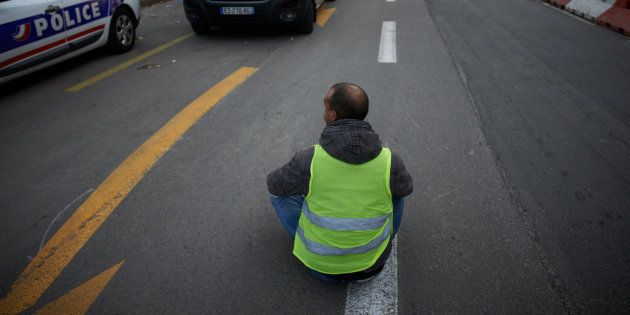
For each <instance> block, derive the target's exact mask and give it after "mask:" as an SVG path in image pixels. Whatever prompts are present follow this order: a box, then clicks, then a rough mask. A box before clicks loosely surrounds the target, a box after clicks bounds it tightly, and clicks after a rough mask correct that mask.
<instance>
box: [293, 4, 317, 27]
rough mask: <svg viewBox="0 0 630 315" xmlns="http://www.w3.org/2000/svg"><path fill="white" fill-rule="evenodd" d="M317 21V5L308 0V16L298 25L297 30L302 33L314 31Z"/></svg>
mask: <svg viewBox="0 0 630 315" xmlns="http://www.w3.org/2000/svg"><path fill="white" fill-rule="evenodd" d="M314 21H315V6H314V5H313V1H311V0H308V1H307V4H306V16H304V19H303V20H302V22H300V24H299V25H298V27H297V31H298V33H300V34H310V33H313V23H314Z"/></svg>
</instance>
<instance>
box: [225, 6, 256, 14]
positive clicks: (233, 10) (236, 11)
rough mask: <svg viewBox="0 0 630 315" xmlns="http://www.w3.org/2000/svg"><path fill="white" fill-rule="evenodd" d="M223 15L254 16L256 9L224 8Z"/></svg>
mask: <svg viewBox="0 0 630 315" xmlns="http://www.w3.org/2000/svg"><path fill="white" fill-rule="evenodd" d="M221 14H223V15H252V14H254V7H222V8H221Z"/></svg>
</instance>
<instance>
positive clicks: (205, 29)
mask: <svg viewBox="0 0 630 315" xmlns="http://www.w3.org/2000/svg"><path fill="white" fill-rule="evenodd" d="M190 27H192V30H193V32H195V34H197V35H207V34H209V33H210V31H211V30H212V27H211V26H210V25H205V24H193V23H190Z"/></svg>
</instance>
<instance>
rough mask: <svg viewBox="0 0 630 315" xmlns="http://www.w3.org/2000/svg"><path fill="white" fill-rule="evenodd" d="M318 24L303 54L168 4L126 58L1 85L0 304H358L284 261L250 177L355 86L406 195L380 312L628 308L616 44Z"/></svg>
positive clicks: (434, 19) (543, 18)
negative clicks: (407, 182) (203, 32)
mask: <svg viewBox="0 0 630 315" xmlns="http://www.w3.org/2000/svg"><path fill="white" fill-rule="evenodd" d="M333 8H334V9H335V10H334V11H333V10H332V9H333ZM324 10H328V11H326V13H321V12H320V13H321V14H324V15H326V17H329V19H328V20H327V21H326V23H322V24H323V26H316V29H315V31H314V32H313V34H311V35H295V34H291V33H289V32H287V31H284V30H278V29H264V28H263V29H257V30H254V31H252V30H237V29H222V30H216V31H214V32H213V34H211V35H209V36H196V35H193V36H190V35H189V34H190V32H191V30H190V27H189V25H188V23H187V21H186V20H185V17H184V15H183V10H182V8H181V4H180V3H178V2H176V1H171V2H166V3H163V4H159V5H156V6H154V7H150V8H144V9H143V15H142V21H141V25H140V28H139V29H138V35H139V38H138V42H137V46H136V48H135V49H134V50H133V51H132V52H130V53H128V54H123V55H116V56H112V55H108V54H107V53H105V52H101V51H95V52H91V53H88V54H85V55H83V56H80V57H78V58H75V59H72V60H70V61H67V62H64V63H62V64H59V65H57V66H54V67H51V68H48V69H45V70H43V71H40V72H37V73H34V74H32V75H28V76H26V77H23V78H21V79H18V80H15V81H13V82H10V83H8V84H5V85H3V86H0V89H2V93H1V95H0V211H1V212H0V218H1V219H0V253H2V255H0V296H2V297H4V298H5V300H4V303H5V305H4V306H6V305H7V304H6V303H8V302H7V301H18V302H24V303H25V304H24V305H31V304H32V306H30V307H29V308H27V309H26V312H27V313H31V312H34V311H36V310H39V309H42V308H47V307H48V310H52V311H54V310H59V308H55V307H60V306H66V307H79V309H80V307H84V308H86V307H89V311H90V312H91V313H218V312H225V313H252V312H256V313H305V314H309V313H344V312H347V311H348V310H347V308H348V305H349V302H348V301H349V299H354V298H355V297H351V295H352V294H353V293H352V292H354V291H353V290H349V289H348V287H347V286H346V285H329V284H325V283H321V282H319V281H317V280H316V279H314V278H312V277H311V276H310V275H309V274H308V272H306V270H305V269H304V268H302V266H301V265H300V263H299V262H298V261H297V259H295V258H294V257H293V256H292V255H291V248H292V242H291V240H290V239H289V237H288V236H287V235H286V232H285V231H284V230H283V229H282V227H281V226H280V224H279V221H278V219H277V218H276V217H275V214H274V212H273V209H272V208H271V206H270V205H269V203H268V193H267V190H266V182H265V179H266V175H267V174H268V173H269V172H270V171H272V170H273V169H275V168H276V167H279V166H280V165H281V164H282V163H284V162H287V161H288V160H289V159H290V157H291V155H292V153H293V152H294V151H296V150H298V149H300V148H303V147H306V146H309V145H311V144H313V143H316V142H317V140H318V136H319V132H320V131H321V129H322V128H323V127H324V122H323V119H322V115H323V104H322V98H323V96H324V94H325V93H326V91H327V88H328V87H329V86H330V85H331V84H333V83H335V82H338V81H351V82H355V83H357V84H359V85H361V86H363V87H364V88H365V90H366V91H367V92H368V94H369V96H370V102H371V110H370V114H369V115H368V121H369V122H370V123H371V124H372V125H373V127H374V128H375V130H376V131H377V132H379V134H380V135H381V138H382V139H383V140H384V142H385V144H386V145H387V146H389V147H391V148H392V149H393V150H394V151H396V152H398V153H399V154H400V155H401V157H402V158H403V159H404V161H405V163H406V165H407V168H408V170H409V171H410V172H411V174H412V175H413V176H414V184H415V191H414V193H413V194H412V195H411V196H410V197H409V198H408V199H407V203H406V209H405V216H404V219H403V224H402V227H401V231H400V233H399V236H398V241H397V243H398V245H397V252H396V255H397V257H396V258H397V259H396V261H397V263H396V264H390V265H389V266H388V268H395V269H393V270H394V272H390V273H389V275H390V276H389V277H391V279H389V281H390V282H386V283H387V285H388V286H391V285H394V286H395V287H396V288H397V290H395V291H397V294H394V296H393V297H391V296H389V297H388V299H389V300H388V301H385V303H386V304H387V303H389V304H388V305H390V306H392V305H393V309H390V312H395V311H396V310H397V311H398V312H399V313H401V314H408V313H428V312H437V313H443V312H456V313H480V312H489V313H514V312H518V313H579V312H593V313H599V312H614V313H619V312H628V311H630V212H629V210H630V125H629V123H630V89H629V88H628V87H629V86H630V58H628V56H629V55H630V41H629V40H628V39H627V38H625V37H623V36H622V35H620V34H617V33H614V32H611V31H609V30H607V29H604V28H601V27H598V26H594V25H591V24H588V23H586V22H584V21H581V20H578V19H576V18H573V17H571V16H568V15H567V14H565V13H563V12H560V11H558V10H556V9H554V8H551V7H548V6H546V5H543V3H542V2H540V1H534V0H515V1H509V3H508V2H506V1H501V0H483V1H473V0H457V1H439V0H425V1H416V0H396V1H395V2H389V1H385V0H360V1H359V0H339V1H336V2H332V3H329V4H328V5H327V7H325V8H321V9H320V11H324ZM383 22H395V28H394V32H395V40H394V41H393V42H389V43H390V44H391V43H395V51H393V48H394V47H393V46H388V45H387V43H388V42H387V41H385V42H386V43H385V44H381V36H382V33H384V32H383ZM388 25H392V24H391V23H390V24H388ZM390 31H391V29H390ZM385 33H386V32H385ZM388 34H389V35H392V33H391V32H389V33H388ZM389 38H391V36H390V37H389ZM175 39H177V40H176V42H172V41H173V40H175ZM165 43H170V44H171V45H170V46H169V47H162V48H164V49H163V50H161V51H159V52H157V53H150V54H148V55H147V54H145V53H147V52H151V50H152V49H154V48H156V47H161V45H164V44H165ZM379 50H385V53H389V54H390V56H391V55H392V54H393V56H395V57H396V58H395V62H392V61H393V60H391V59H390V60H389V61H390V62H388V63H381V62H379ZM381 53H383V52H382V51H381ZM134 57H138V59H139V61H137V62H136V63H133V64H131V65H130V66H128V67H124V68H118V70H119V71H117V72H115V73H113V74H111V75H109V76H105V77H103V78H102V79H101V80H96V81H93V82H92V81H91V83H90V84H86V85H84V86H82V87H81V89H79V90H78V91H76V92H68V91H66V90H67V89H68V88H70V87H72V86H75V85H76V84H78V83H81V82H83V81H85V80H88V79H90V78H93V77H94V76H97V75H99V74H100V73H103V72H106V71H108V70H109V69H112V68H114V67H117V66H118V65H121V64H123V63H125V62H127V61H128V60H130V59H132V58H134ZM243 67H247V68H243ZM239 69H240V70H239ZM239 71H240V72H239ZM243 71H244V72H243ZM243 73H246V75H244V74H243ZM228 76H230V77H229V78H231V79H230V80H227V81H229V82H226V80H224V79H225V78H226V77H228ZM232 79H233V80H232ZM234 82H236V83H237V84H234ZM207 91H209V92H207ZM219 94H221V95H223V94H225V97H217V96H216V95H219ZM195 100H198V101H195ZM215 103H216V105H215V106H212V105H214V104H215ZM200 104H201V105H203V106H207V107H206V108H205V109H199V108H198V107H199V106H197V105H200ZM204 104H205V105H204ZM207 104H210V105H207ZM201 105H200V106H201ZM183 110H184V111H186V110H190V112H186V113H190V114H191V115H179V116H176V115H178V113H180V112H181V111H183ZM206 111H207V112H206ZM193 114H194V115H193ZM195 115H196V116H195ZM174 117H175V118H174ZM171 119H174V120H171ZM169 121H170V122H169ZM184 125H185V126H188V127H190V129H188V128H187V127H186V128H184V127H182V126H184ZM163 126H164V128H163ZM178 128H179V129H178ZM152 137H153V138H152ZM156 137H157V138H156ZM156 139H157V140H156ZM160 141H161V142H160ZM169 141H170V142H169ZM165 143H166V144H165ZM156 148H157V149H156ZM134 163H135V164H134ZM112 174H114V175H112ZM108 189H109V190H108ZM118 202H119V203H118ZM90 205H100V206H99V207H96V208H97V209H89V208H90ZM103 209H105V210H103ZM107 209H110V210H111V211H110V212H111V215H110V214H109V213H108V214H107V215H104V213H105V212H107ZM82 211H88V212H86V213H87V215H86V214H85V213H83V212H82ZM89 211H96V212H93V213H90V212H89ZM75 223H76V225H74V228H73V226H71V225H72V224H75ZM64 224H65V225H64ZM62 226H64V228H61V227H62ZM86 230H91V231H92V232H93V234H90V233H87V234H86V233H85V231H86ZM73 233H75V234H73ZM55 237H59V239H61V240H62V241H60V242H59V243H55V242H56V241H55ZM49 240H50V241H49ZM47 241H49V242H48V245H44V244H46V242H47ZM68 244H69V245H68ZM42 245H44V246H43V249H42ZM40 250H41V252H40ZM38 253H39V255H38ZM53 260H54V261H53ZM121 262H122V264H120V263H121ZM29 274H30V275H31V276H29ZM99 275H100V276H99ZM29 277H30V278H29ZM102 279H106V280H105V281H101V280H102ZM108 281H109V282H108ZM391 281H394V282H393V283H392V282H391ZM12 285H13V286H14V289H13V290H11V286H12ZM75 288H77V289H76V290H73V289H75ZM20 290H21V291H20ZM18 291H19V292H18ZM16 292H18V293H19V294H18V293H16ZM73 292H74V293H80V294H78V295H73V294H72V293H73ZM20 294H21V295H20ZM18 295H19V296H20V297H18V298H16V299H17V300H11V299H12V298H13V297H15V296H18ZM77 296H80V298H77ZM64 297H66V298H64ZM25 301H31V302H30V303H28V302H25ZM372 302H374V301H370V300H369V299H368V300H366V301H364V302H362V303H368V304H369V303H372ZM374 303H375V302H374ZM74 304H77V305H79V304H80V305H79V306H76V305H74ZM73 305H74V306H73Z"/></svg>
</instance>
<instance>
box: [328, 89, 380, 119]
mask: <svg viewBox="0 0 630 315" xmlns="http://www.w3.org/2000/svg"><path fill="white" fill-rule="evenodd" d="M324 102H325V103H326V104H327V105H328V106H329V107H330V109H331V110H333V111H335V112H336V113H337V115H336V116H337V117H336V119H335V120H338V119H359V120H364V119H365V117H366V116H367V114H368V109H369V103H370V101H369V99H368V96H367V94H366V93H365V91H363V89H362V88H361V87H360V86H358V85H356V84H352V83H348V82H341V83H337V84H335V85H333V86H331V87H330V90H329V91H328V94H326V97H325V98H324Z"/></svg>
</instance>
